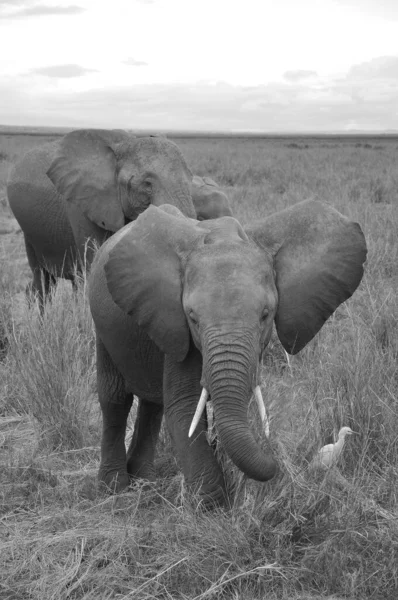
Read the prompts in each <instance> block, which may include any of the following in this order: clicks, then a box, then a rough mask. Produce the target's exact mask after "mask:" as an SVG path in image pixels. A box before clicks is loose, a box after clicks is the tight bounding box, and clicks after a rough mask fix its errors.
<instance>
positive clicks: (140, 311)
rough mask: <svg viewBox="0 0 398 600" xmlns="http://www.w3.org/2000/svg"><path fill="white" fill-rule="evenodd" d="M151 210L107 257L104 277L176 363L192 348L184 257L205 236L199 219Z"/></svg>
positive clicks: (125, 308)
mask: <svg viewBox="0 0 398 600" xmlns="http://www.w3.org/2000/svg"><path fill="white" fill-rule="evenodd" d="M176 210H177V209H176V208H175V207H173V211H170V212H166V211H165V210H162V209H159V208H157V207H156V206H150V207H149V208H147V210H146V211H144V212H143V213H142V214H141V215H140V216H139V217H138V219H137V220H136V221H134V222H133V223H131V224H130V225H129V226H128V228H126V233H124V235H123V236H122V237H121V239H120V241H119V242H117V244H116V245H115V246H114V247H113V249H112V250H111V251H110V253H109V258H108V261H107V263H106V265H105V275H106V281H107V285H108V289H109V292H110V294H111V296H112V298H113V300H114V302H115V303H116V304H117V305H118V306H119V307H120V308H121V309H122V310H123V311H124V312H126V313H127V314H129V315H130V316H131V317H132V318H133V319H134V321H135V322H136V323H137V324H138V325H139V326H140V327H142V328H143V329H144V331H145V332H146V333H147V334H148V335H149V337H150V338H151V339H152V340H153V341H154V342H155V344H156V345H157V346H158V347H159V348H160V350H162V352H164V353H166V354H171V355H172V356H173V357H174V358H175V360H177V361H182V360H183V359H184V358H185V356H186V354H187V352H188V349H189V339H190V337H189V328H188V324H187V321H186V318H185V313H184V311H183V307H182V301H181V296H182V286H181V274H180V255H181V252H184V249H188V248H189V247H190V244H192V242H193V241H194V240H195V239H196V238H197V237H198V236H199V235H202V234H201V233H200V232H198V231H196V229H195V221H193V220H191V219H187V218H185V217H184V216H183V215H182V213H180V215H175V214H174V211H176Z"/></svg>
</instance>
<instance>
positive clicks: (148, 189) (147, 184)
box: [143, 181, 152, 194]
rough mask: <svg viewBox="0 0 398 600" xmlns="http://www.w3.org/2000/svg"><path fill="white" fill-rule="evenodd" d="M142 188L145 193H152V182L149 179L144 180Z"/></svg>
mask: <svg viewBox="0 0 398 600" xmlns="http://www.w3.org/2000/svg"><path fill="white" fill-rule="evenodd" d="M143 188H144V190H145V192H146V193H147V194H151V193H152V183H151V182H150V181H144V183H143Z"/></svg>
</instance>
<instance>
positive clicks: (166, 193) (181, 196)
mask: <svg viewBox="0 0 398 600" xmlns="http://www.w3.org/2000/svg"><path fill="white" fill-rule="evenodd" d="M153 204H155V206H161V205H162V204H172V205H173V206H176V207H177V208H178V209H179V210H180V211H181V212H182V213H183V214H184V215H185V216H186V217H190V218H191V219H196V211H195V208H194V205H193V201H192V196H191V189H190V186H189V184H188V183H187V182H185V181H183V182H178V183H177V185H175V182H174V184H173V187H171V186H170V185H169V184H168V182H167V181H166V182H165V183H164V184H163V185H162V188H161V190H159V191H158V193H157V195H156V199H155V201H154V202H153Z"/></svg>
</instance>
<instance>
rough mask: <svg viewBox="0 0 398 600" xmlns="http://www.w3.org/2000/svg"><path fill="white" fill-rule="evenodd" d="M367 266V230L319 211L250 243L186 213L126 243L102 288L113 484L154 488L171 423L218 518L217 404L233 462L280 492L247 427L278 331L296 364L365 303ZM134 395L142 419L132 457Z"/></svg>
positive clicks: (266, 453) (116, 243)
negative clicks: (332, 320) (329, 327)
mask: <svg viewBox="0 0 398 600" xmlns="http://www.w3.org/2000/svg"><path fill="white" fill-rule="evenodd" d="M365 258H366V243H365V239H364V236H363V234H362V231H361V228H360V226H359V225H358V224H357V223H354V222H352V221H350V220H349V219H348V218H346V217H344V216H343V215H341V214H340V213H339V212H337V211H336V210H335V209H334V208H332V207H330V206H328V205H325V204H322V203H320V202H317V201H306V202H302V203H299V204H296V205H295V206H292V207H291V208H288V209H287V210H284V211H281V212H278V213H275V214H273V215H271V216H270V217H268V218H266V219H264V220H260V221H258V222H256V223H255V224H253V225H251V226H249V227H247V228H246V229H243V228H242V226H241V225H240V224H239V222H238V221H237V220H235V219H234V218H232V217H223V218H220V219H214V220H210V221H202V222H198V221H197V220H193V219H189V218H186V217H184V216H183V215H182V213H181V212H180V211H179V210H177V209H176V208H175V207H173V206H162V207H155V206H151V207H149V208H148V209H147V210H146V211H145V212H144V213H142V214H141V215H140V216H139V217H138V219H137V220H136V221H135V222H134V223H131V224H129V225H127V226H126V227H124V228H123V229H122V230H121V231H119V232H118V233H117V234H115V235H114V236H113V237H112V238H111V239H110V240H108V241H107V242H106V243H105V244H104V245H103V246H102V248H101V249H100V250H99V252H98V254H97V256H96V258H95V261H94V263H93V266H92V269H91V273H90V276H89V300H90V307H91V312H92V316H93V319H94V323H95V328H96V344H97V378H98V379H97V383H98V394H99V401H100V406H101V410H102V418H103V432H102V444H101V465H100V470H99V479H100V481H101V482H103V483H104V484H106V485H107V486H109V487H110V488H111V489H115V490H120V489H122V488H124V487H126V486H127V485H128V484H129V479H130V477H143V478H149V479H151V478H153V477H154V454H155V447H156V442H157V439H158V434H159V428H160V425H161V420H162V415H163V412H164V413H165V418H166V423H167V426H168V429H169V431H170V434H171V438H172V440H173V446H174V449H175V452H176V454H177V457H178V460H179V463H180V465H181V466H182V470H183V473H184V477H185V480H186V482H187V484H188V486H189V487H190V488H191V489H194V490H196V491H198V493H199V494H200V497H201V499H202V502H203V503H204V504H205V505H210V506H211V505H215V504H216V505H217V504H223V503H224V502H226V492H225V489H226V488H225V483H224V477H223V473H222V471H221V469H220V466H219V464H218V462H217V460H216V458H215V456H214V453H213V450H212V448H211V447H210V446H209V444H208V443H207V437H206V427H207V423H206V416H205V415H206V411H204V412H203V408H204V405H205V401H206V398H207V397H208V395H210V397H211V399H212V402H213V410H214V416H215V423H216V428H217V431H218V435H219V439H220V443H221V444H222V445H223V447H224V448H225V450H226V452H227V454H228V455H229V457H230V458H231V460H232V461H233V462H234V463H235V464H236V465H237V467H238V468H239V469H241V470H242V471H243V472H244V473H245V474H246V475H247V476H248V477H251V478H253V479H256V480H259V481H266V480H268V479H270V478H272V477H273V476H274V474H275V472H276V469H277V465H276V461H275V459H274V457H273V455H272V452H271V449H270V447H269V445H268V442H267V441H266V440H264V443H265V449H261V448H260V447H259V445H258V444H257V443H256V441H255V439H254V437H253V435H252V433H251V431H250V428H249V425H248V418H247V409H248V403H249V400H250V398H251V396H252V391H253V390H254V389H255V388H256V386H257V385H258V383H259V379H258V378H259V371H260V369H259V365H260V360H261V354H262V352H263V350H264V348H265V347H266V346H267V344H268V342H269V339H270V336H271V331H272V324H273V322H274V321H275V324H276V330H277V333H278V336H279V339H280V341H281V343H282V344H283V346H284V348H285V349H286V350H287V352H289V353H291V354H295V353H297V352H299V351H300V350H301V349H302V348H303V347H304V346H305V345H306V344H307V343H308V342H309V341H310V340H311V339H312V338H313V337H314V336H315V334H316V333H317V332H318V331H319V330H320V328H321V327H322V325H323V324H324V322H325V321H326V319H327V318H328V317H329V316H330V315H331V314H332V313H333V311H334V310H335V309H336V308H337V306H339V304H341V303H342V302H344V301H345V300H347V298H349V297H350V296H351V295H352V294H353V292H354V290H355V289H356V288H357V286H358V285H359V283H360V281H361V278H362V275H363V263H364V261H365ZM204 390H206V391H204ZM133 395H136V396H138V398H139V407H138V416H137V420H136V423H135V428H134V435H133V438H132V441H131V444H130V447H129V449H128V451H127V453H126V449H125V445H124V439H125V430H126V420H127V416H128V413H129V411H130V408H131V405H132V402H133ZM199 397H200V398H201V400H200V403H199V404H200V409H199V410H197V411H196V412H195V409H196V407H197V404H198V400H199ZM194 414H195V419H194V422H193V423H192V421H193V417H194ZM192 431H194V433H193V434H192ZM189 433H191V434H192V435H191V437H189V435H188V434H189Z"/></svg>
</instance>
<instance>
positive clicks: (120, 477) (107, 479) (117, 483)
mask: <svg viewBox="0 0 398 600" xmlns="http://www.w3.org/2000/svg"><path fill="white" fill-rule="evenodd" d="M98 481H99V483H100V485H101V487H102V488H103V489H104V490H105V491H106V492H108V493H110V494H118V493H119V492H122V491H123V490H124V489H126V488H127V487H128V486H129V485H130V477H129V475H128V473H127V471H117V470H115V469H112V470H111V469H107V468H106V467H104V466H102V465H101V466H100V469H99V471H98Z"/></svg>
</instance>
